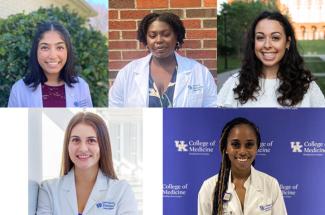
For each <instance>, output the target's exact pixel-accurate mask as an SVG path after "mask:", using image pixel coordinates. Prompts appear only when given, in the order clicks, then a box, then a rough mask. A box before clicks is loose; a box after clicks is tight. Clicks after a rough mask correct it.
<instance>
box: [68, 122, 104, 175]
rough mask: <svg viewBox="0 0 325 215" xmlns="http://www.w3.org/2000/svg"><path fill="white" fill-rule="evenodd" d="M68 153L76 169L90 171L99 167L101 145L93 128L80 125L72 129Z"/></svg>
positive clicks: (83, 124)
mask: <svg viewBox="0 0 325 215" xmlns="http://www.w3.org/2000/svg"><path fill="white" fill-rule="evenodd" d="M68 151H69V157H70V159H71V161H72V163H73V164H74V166H75V168H76V169H81V170H88V169H91V168H98V167H99V158H100V149H99V143H98V139H97V135H96V131H95V129H94V128H93V127H92V126H90V125H88V124H85V123H79V124H77V125H76V126H74V127H73V128H72V130H71V134H70V139H69V145H68Z"/></svg>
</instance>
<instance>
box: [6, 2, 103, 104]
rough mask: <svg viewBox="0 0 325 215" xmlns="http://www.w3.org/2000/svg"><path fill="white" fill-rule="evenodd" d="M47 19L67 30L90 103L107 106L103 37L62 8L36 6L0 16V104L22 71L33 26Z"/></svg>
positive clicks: (22, 73)
mask: <svg viewBox="0 0 325 215" xmlns="http://www.w3.org/2000/svg"><path fill="white" fill-rule="evenodd" d="M48 20H51V21H57V22H60V23H61V24H63V25H64V26H65V27H66V28H67V29H68V31H69V32H70V35H71V41H72V44H73V45H74V49H75V50H74V51H75V56H76V68H77V71H79V75H80V76H81V77H83V78H84V79H85V80H86V81H87V83H88V84H89V88H90V91H91V95H92V99H93V104H94V106H95V107H103V106H106V107H107V99H108V98H107V91H108V90H107V87H108V70H107V63H108V61H107V59H108V54H107V52H108V47H107V39H106V37H105V36H103V35H102V34H101V33H100V32H99V31H96V30H94V29H93V28H92V27H91V26H89V28H86V19H84V18H82V17H80V16H79V15H78V14H77V13H74V12H70V11H69V10H68V9H67V8H66V7H63V8H62V9H61V8H57V7H51V8H48V9H45V8H40V9H38V10H37V11H35V12H31V13H29V14H24V13H20V14H16V15H12V16H9V17H8V18H7V19H0V32H1V34H0V73H1V76H0V92H1V94H0V106H2V107H3V106H7V102H8V98H9V93H10V89H11V86H12V85H13V84H14V82H15V81H17V80H18V79H20V78H22V77H23V76H24V75H25V74H26V71H27V66H28V59H29V51H30V48H31V45H32V37H33V35H34V34H35V31H36V26H37V25H38V24H39V23H41V22H44V21H48Z"/></svg>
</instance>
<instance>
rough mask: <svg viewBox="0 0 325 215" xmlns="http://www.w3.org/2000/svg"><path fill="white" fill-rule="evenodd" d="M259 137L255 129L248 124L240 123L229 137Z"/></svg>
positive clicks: (231, 131)
mask: <svg viewBox="0 0 325 215" xmlns="http://www.w3.org/2000/svg"><path fill="white" fill-rule="evenodd" d="M237 138H243V139H257V137H256V133H255V131H254V129H253V128H252V127H251V126H250V125H247V124H239V125H236V126H234V127H233V128H232V129H231V130H230V132H229V135H228V139H237Z"/></svg>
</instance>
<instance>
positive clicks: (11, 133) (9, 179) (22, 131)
mask: <svg viewBox="0 0 325 215" xmlns="http://www.w3.org/2000/svg"><path fill="white" fill-rule="evenodd" d="M0 133H1V156H0V170H1V177H0V190H1V192H0V202H1V214H26V213H27V211H28V114H27V109H25V108H24V109H23V108H11V109H9V108H8V109H7V108H0Z"/></svg>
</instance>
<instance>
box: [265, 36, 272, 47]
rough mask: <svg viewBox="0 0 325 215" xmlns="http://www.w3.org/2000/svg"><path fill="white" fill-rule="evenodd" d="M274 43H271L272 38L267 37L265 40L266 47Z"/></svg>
mask: <svg viewBox="0 0 325 215" xmlns="http://www.w3.org/2000/svg"><path fill="white" fill-rule="evenodd" d="M271 46H272V44H271V39H270V38H266V39H265V42H264V47H265V48H271Z"/></svg>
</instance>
